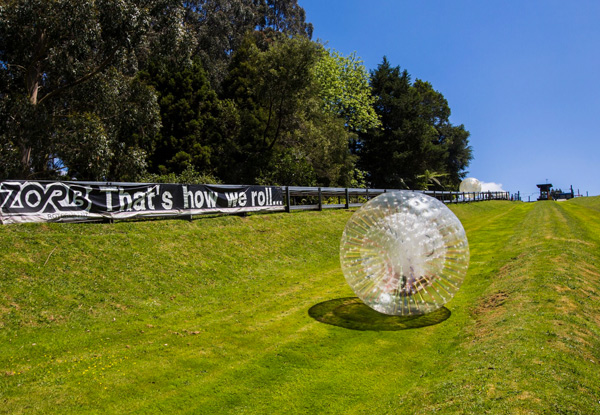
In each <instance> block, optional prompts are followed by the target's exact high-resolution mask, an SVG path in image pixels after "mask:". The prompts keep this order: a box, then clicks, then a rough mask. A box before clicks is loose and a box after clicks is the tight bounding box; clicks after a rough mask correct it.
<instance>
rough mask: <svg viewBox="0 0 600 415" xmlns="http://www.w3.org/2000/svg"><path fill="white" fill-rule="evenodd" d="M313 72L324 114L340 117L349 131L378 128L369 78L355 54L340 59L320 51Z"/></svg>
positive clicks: (335, 52) (331, 52)
mask: <svg viewBox="0 0 600 415" xmlns="http://www.w3.org/2000/svg"><path fill="white" fill-rule="evenodd" d="M314 72H315V77H316V82H317V84H318V91H319V97H320V98H321V99H322V101H323V102H322V105H323V107H324V109H325V110H327V111H330V112H332V113H333V114H335V115H337V116H340V117H342V118H343V119H344V120H345V121H346V125H347V126H348V128H349V129H350V130H351V131H365V130H368V129H370V128H377V127H379V126H380V124H381V123H380V122H379V118H378V116H377V114H376V113H375V109H374V108H373V104H374V103H375V98H374V97H373V95H372V94H371V88H370V87H369V74H368V72H367V70H366V69H365V67H364V65H363V63H362V61H361V60H360V59H359V58H358V57H357V56H356V54H355V53H353V54H351V55H349V56H347V57H344V56H341V55H340V54H339V53H338V52H337V51H335V50H332V49H329V50H325V49H323V51H322V52H321V56H320V58H319V59H318V60H317V62H316V64H315V66H314Z"/></svg>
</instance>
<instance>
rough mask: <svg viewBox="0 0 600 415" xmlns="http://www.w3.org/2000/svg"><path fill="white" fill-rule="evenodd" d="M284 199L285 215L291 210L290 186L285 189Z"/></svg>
mask: <svg viewBox="0 0 600 415" xmlns="http://www.w3.org/2000/svg"><path fill="white" fill-rule="evenodd" d="M285 199H286V201H287V204H286V205H285V211H286V212H287V213H290V212H291V210H292V208H291V205H292V200H291V199H290V186H286V187H285Z"/></svg>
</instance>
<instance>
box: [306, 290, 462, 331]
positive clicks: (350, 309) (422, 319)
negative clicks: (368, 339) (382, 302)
mask: <svg viewBox="0 0 600 415" xmlns="http://www.w3.org/2000/svg"><path fill="white" fill-rule="evenodd" d="M451 314H452V312H451V311H450V310H448V309H447V308H446V307H441V308H438V309H437V310H435V311H433V312H431V313H428V314H423V315H417V316H389V315H386V314H381V313H379V312H377V311H375V310H373V309H372V308H370V307H369V306H367V305H365V304H364V303H363V302H362V301H361V300H360V299H359V298H358V297H347V298H337V299H334V300H328V301H324V302H322V303H319V304H316V305H314V306H312V307H311V308H310V309H309V310H308V315H309V316H311V317H312V318H314V319H315V320H317V321H320V322H321V323H325V324H331V325H332V326H338V327H344V328H346V329H351V330H363V331H398V330H407V329H416V328H420V327H426V326H433V325H435V324H439V323H441V322H443V321H445V320H447V319H448V318H449V317H450V315H451Z"/></svg>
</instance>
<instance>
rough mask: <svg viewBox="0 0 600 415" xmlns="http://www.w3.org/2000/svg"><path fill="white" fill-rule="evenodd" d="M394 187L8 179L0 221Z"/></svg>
mask: <svg viewBox="0 0 600 415" xmlns="http://www.w3.org/2000/svg"><path fill="white" fill-rule="evenodd" d="M393 190H394V189H364V188H343V187H300V186H237V185H197V184H176V183H166V184H158V183H107V182H78V181H77V182H75V181H71V182H56V181H19V180H13V181H4V182H0V224H9V223H24V222H67V221H70V222H75V221H76V222H90V221H102V220H104V221H106V220H108V221H111V222H112V221H114V220H123V219H144V218H150V217H165V218H166V217H171V218H173V217H185V218H189V219H192V217H193V216H198V215H204V214H211V213H212V214H217V213H224V214H247V213H249V212H266V211H270V212H274V211H280V212H281V211H286V212H291V211H296V210H323V209H348V208H351V207H359V206H361V205H363V204H364V203H366V202H367V201H369V199H372V198H373V197H375V196H378V195H380V194H382V193H386V192H391V191H393ZM417 192H420V193H424V194H427V195H430V196H433V197H435V198H437V199H439V200H441V201H443V202H444V203H464V202H474V201H480V200H499V199H501V200H511V197H510V194H509V193H508V192H485V193H461V192H448V191H444V192H438V191H417Z"/></svg>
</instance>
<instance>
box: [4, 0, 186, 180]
mask: <svg viewBox="0 0 600 415" xmlns="http://www.w3.org/2000/svg"><path fill="white" fill-rule="evenodd" d="M181 11H182V9H181V5H179V2H177V1H173V0H132V1H127V2H123V1H112V0H56V1H46V0H9V1H5V2H3V3H2V5H1V6H0V88H1V89H0V94H1V95H2V105H1V106H0V111H1V112H2V114H1V115H2V120H3V122H2V123H1V124H0V152H1V153H0V157H1V158H2V161H3V162H5V163H6V164H5V165H6V166H10V167H9V169H5V171H3V172H2V174H3V175H4V176H5V177H7V176H10V177H21V178H27V177H51V176H53V175H55V174H56V173H57V170H60V169H63V168H65V169H66V170H68V171H69V172H70V174H73V173H76V174H77V176H79V177H80V178H91V179H101V178H112V179H118V178H133V177H135V175H136V174H137V173H139V172H141V171H142V170H143V169H144V167H145V156H144V144H145V142H147V141H148V140H149V139H150V138H151V137H152V135H153V134H155V133H156V131H157V129H158V127H159V119H158V106H157V105H156V99H155V98H154V96H153V93H152V91H151V90H150V89H148V87H146V86H145V85H143V84H142V83H140V82H138V81H137V80H136V78H135V74H136V72H137V69H138V64H139V62H140V59H142V60H143V59H145V57H147V55H148V54H149V53H150V52H149V48H150V47H151V46H152V45H153V44H154V45H158V44H159V43H160V42H158V40H157V39H158V38H159V37H162V38H163V39H162V42H163V46H165V47H168V45H167V43H168V40H167V39H168V38H171V39H174V40H175V38H177V37H178V34H177V30H176V29H177V26H173V25H172V24H171V23H172V21H173V20H177V17H176V16H178V15H179V16H180V15H181ZM169 17H170V18H171V23H168V22H167V23H166V21H167V20H169ZM171 29H175V30H171ZM157 30H161V31H163V33H162V34H159V33H158V32H157Z"/></svg>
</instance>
